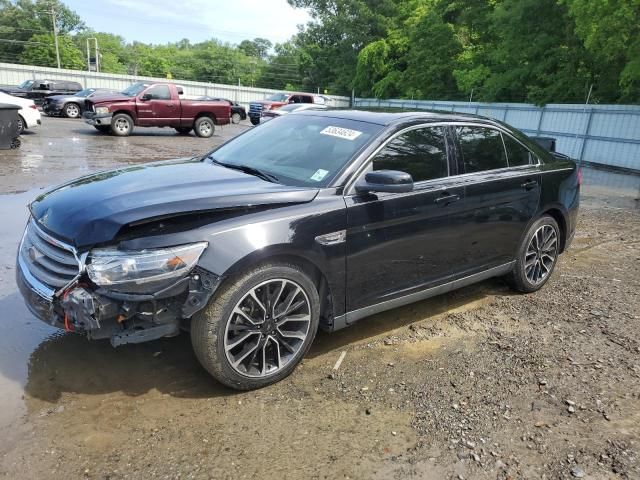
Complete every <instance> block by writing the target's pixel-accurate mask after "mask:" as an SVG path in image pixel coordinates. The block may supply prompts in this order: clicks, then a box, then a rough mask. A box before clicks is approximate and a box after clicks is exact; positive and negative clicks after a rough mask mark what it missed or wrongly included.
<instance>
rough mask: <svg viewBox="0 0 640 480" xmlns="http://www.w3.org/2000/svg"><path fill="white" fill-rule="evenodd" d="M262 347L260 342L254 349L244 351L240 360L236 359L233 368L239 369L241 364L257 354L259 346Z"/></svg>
mask: <svg viewBox="0 0 640 480" xmlns="http://www.w3.org/2000/svg"><path fill="white" fill-rule="evenodd" d="M259 345H260V342H259V341H258V342H257V343H256V344H255V346H254V347H251V348H249V349H248V350H246V351H243V352H244V353H242V354H241V356H240V358H237V359H235V361H234V362H233V366H234V368H237V367H238V365H240V363H241V362H242V361H243V360H244V359H245V358H247V357H248V356H249V355H250V354H251V353H253V352H256V351H257V350H258V346H259Z"/></svg>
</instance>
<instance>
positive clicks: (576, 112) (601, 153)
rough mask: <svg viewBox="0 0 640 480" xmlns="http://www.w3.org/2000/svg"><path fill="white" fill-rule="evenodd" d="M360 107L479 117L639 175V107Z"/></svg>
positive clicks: (363, 101) (365, 103) (373, 102)
mask: <svg viewBox="0 0 640 480" xmlns="http://www.w3.org/2000/svg"><path fill="white" fill-rule="evenodd" d="M355 105H356V106H359V107H395V108H404V109H419V110H423V109H429V110H444V111H450V112H461V113H475V114H479V115H484V116H487V117H491V118H495V119H497V120H501V121H503V122H505V123H508V124H509V125H512V126H514V127H516V128H518V129H519V130H522V131H523V132H525V133H526V134H528V135H531V136H543V137H554V138H556V139H557V143H556V150H557V151H558V152H561V153H564V154H566V155H569V156H570V157H571V158H574V159H578V160H584V161H586V162H590V163H593V164H599V165H606V166H612V167H619V168H625V169H629V170H635V171H638V172H640V106H633V105H588V106H585V105H563V104H549V105H545V106H544V107H536V106H535V105H530V104H525V103H477V102H432V101H419V100H418V101H416V100H378V99H371V98H357V99H356V100H355Z"/></svg>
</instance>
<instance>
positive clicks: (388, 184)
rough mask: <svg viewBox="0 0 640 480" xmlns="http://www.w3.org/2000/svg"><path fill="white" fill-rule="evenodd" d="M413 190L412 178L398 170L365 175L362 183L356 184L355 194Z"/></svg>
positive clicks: (379, 171)
mask: <svg viewBox="0 0 640 480" xmlns="http://www.w3.org/2000/svg"><path fill="white" fill-rule="evenodd" d="M411 190H413V178H411V175H409V174H408V173H406V172H399V171H398V170H378V171H376V172H369V173H367V174H366V175H365V177H364V181H361V182H358V183H356V192H358V193H367V192H388V193H406V192H410V191H411Z"/></svg>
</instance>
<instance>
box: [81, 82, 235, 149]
mask: <svg viewBox="0 0 640 480" xmlns="http://www.w3.org/2000/svg"><path fill="white" fill-rule="evenodd" d="M182 90H183V89H182V87H180V86H177V85H174V84H173V83H164V82H138V83H134V84H133V85H131V86H130V87H129V88H127V89H125V90H123V91H122V92H121V93H120V94H118V95H113V96H105V97H98V98H92V99H89V100H87V101H86V111H85V112H84V113H83V117H84V118H85V120H86V122H87V123H88V124H89V125H93V126H94V127H95V128H96V129H97V130H99V131H100V132H104V133H108V132H111V133H112V134H113V135H117V136H120V137H126V136H128V135H131V132H133V128H134V126H140V127H173V128H175V129H176V131H177V132H178V133H180V134H182V135H188V134H189V133H190V132H191V130H194V131H195V133H196V135H197V136H199V137H205V138H208V137H211V136H212V135H213V132H214V129H215V125H226V124H228V123H229V121H230V117H231V108H230V106H229V104H228V103H227V102H221V101H214V100H197V99H189V98H187V97H185V98H180V96H181V95H183V91H182Z"/></svg>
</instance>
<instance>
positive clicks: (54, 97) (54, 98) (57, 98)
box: [44, 95, 85, 103]
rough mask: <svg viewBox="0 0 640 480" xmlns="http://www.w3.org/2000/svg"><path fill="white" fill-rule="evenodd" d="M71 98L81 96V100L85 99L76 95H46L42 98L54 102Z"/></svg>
mask: <svg viewBox="0 0 640 480" xmlns="http://www.w3.org/2000/svg"><path fill="white" fill-rule="evenodd" d="M71 98H81V99H82V100H84V99H85V98H84V97H77V96H76V95H49V96H48V97H45V98H44V100H45V101H47V100H48V101H49V102H51V103H55V102H59V101H64V100H69V99H71Z"/></svg>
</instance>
